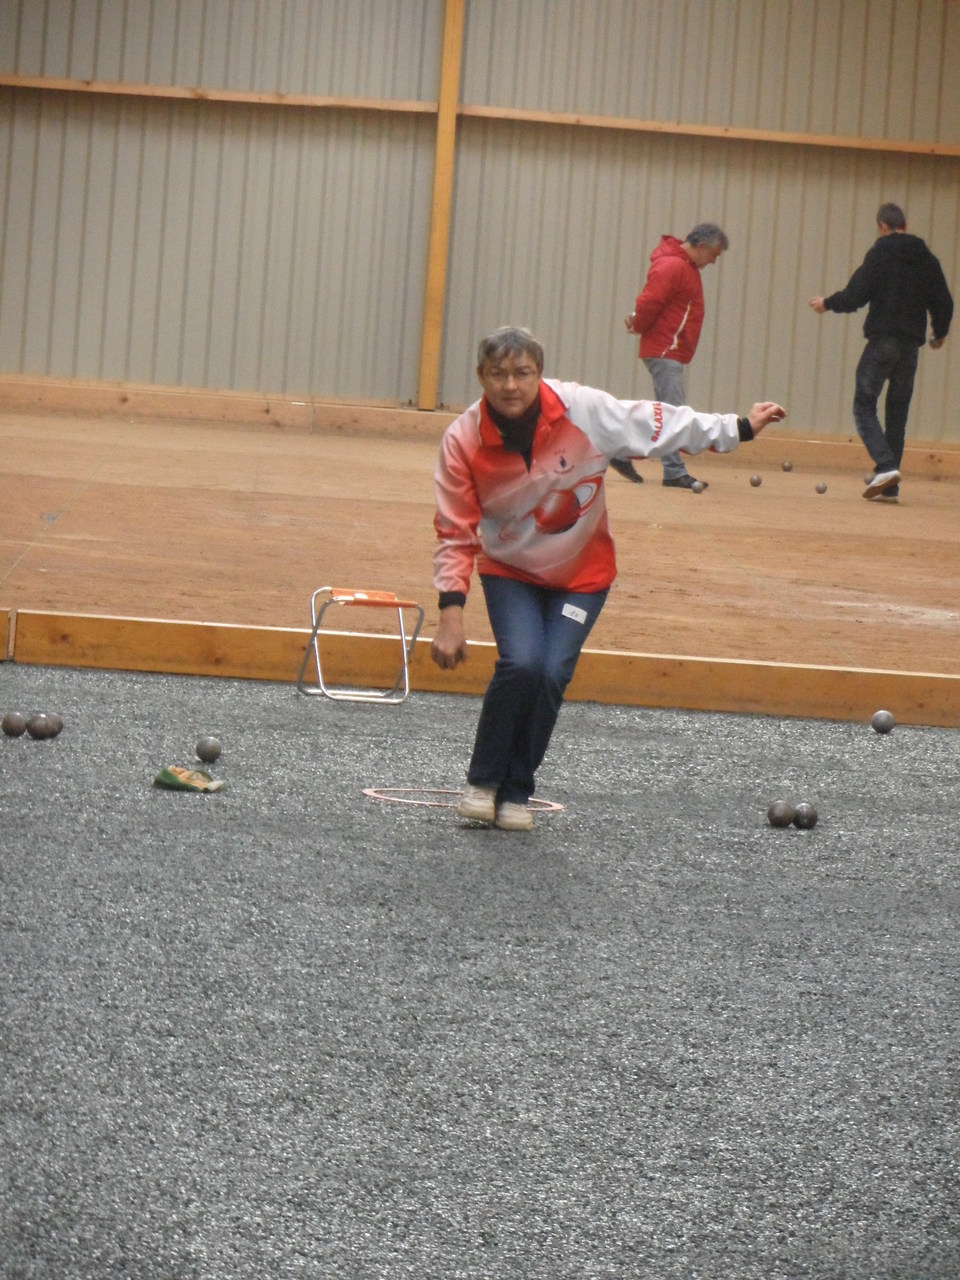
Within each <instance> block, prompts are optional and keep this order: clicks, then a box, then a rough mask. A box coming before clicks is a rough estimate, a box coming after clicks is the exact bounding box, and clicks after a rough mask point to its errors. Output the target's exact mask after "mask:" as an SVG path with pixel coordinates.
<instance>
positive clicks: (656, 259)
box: [610, 222, 730, 489]
mask: <svg viewBox="0 0 960 1280" xmlns="http://www.w3.org/2000/svg"><path fill="white" fill-rule="evenodd" d="M729 244H730V242H729V240H728V239H727V235H726V232H725V231H723V230H722V229H721V228H720V227H718V226H717V225H716V223H714V222H701V223H698V224H697V226H695V227H694V228H693V230H692V231H691V232H690V234H689V235H688V236H687V238H686V240H682V241H681V240H678V239H677V238H676V236H662V237H661V239H660V243H659V244H658V245H657V247H656V249H654V251H653V253H651V255H650V270H649V271H648V272H647V279H646V283H645V284H644V286H643V290H642V292H641V293H640V295H639V297H638V298H637V301H636V305H635V306H634V309H633V314H632V315H629V316H627V318H626V320H625V321H624V324H625V325H626V328H627V332H628V333H636V334H639V335H640V359H641V360H642V361H643V363H644V364H645V365H646V366H647V368H648V369H649V370H650V375H651V377H652V378H653V394H654V396H655V398H656V399H657V400H659V401H660V403H661V404H686V403H687V399H686V391H685V389H684V379H683V371H684V367H685V366H686V365H688V364H689V363H690V361H691V360H692V359H693V353H694V352H695V351H696V349H697V342H698V341H699V339H700V330H701V328H702V327H703V285H702V284H701V282H700V272H701V271H702V270H703V268H704V267H708V266H709V265H710V264H711V262H716V260H717V259H718V258H719V257H720V255H721V253H723V251H724V249H727V248H728V247H729ZM660 461H661V464H662V467H663V483H664V484H665V485H666V486H667V488H668V489H692V488H693V486H694V484H695V483H696V481H695V480H694V477H693V476H692V475H691V474H690V472H689V471H688V470H687V468H686V465H685V463H684V461H683V458H682V457H681V456H680V454H679V453H670V454H665V455H664V457H662V458H661V459H660ZM610 465H611V466H612V467H613V468H614V470H616V471H619V472H620V474H621V475H622V476H625V477H626V478H627V479H628V480H633V481H634V482H639V481H640V480H642V479H643V477H642V476H641V475H640V474H639V472H638V471H636V470H635V469H634V467H633V464H632V463H631V462H630V461H629V460H626V461H624V462H620V461H615V462H611V464H610ZM700 484H702V485H703V487H704V488H706V487H707V484H706V481H705V480H701V481H700Z"/></svg>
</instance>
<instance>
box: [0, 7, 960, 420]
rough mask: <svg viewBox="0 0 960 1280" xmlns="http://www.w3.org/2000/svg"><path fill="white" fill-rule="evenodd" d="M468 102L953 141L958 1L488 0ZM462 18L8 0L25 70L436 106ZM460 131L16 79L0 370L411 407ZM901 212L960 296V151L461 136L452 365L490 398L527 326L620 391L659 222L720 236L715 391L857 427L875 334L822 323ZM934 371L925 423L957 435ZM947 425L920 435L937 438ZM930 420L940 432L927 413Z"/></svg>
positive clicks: (412, 119) (708, 358) (711, 372)
mask: <svg viewBox="0 0 960 1280" xmlns="http://www.w3.org/2000/svg"><path fill="white" fill-rule="evenodd" d="M465 2H466V32H465V39H464V51H463V52H464V65H463V74H462V78H461V98H462V100H463V101H464V102H467V103H471V102H472V103H489V104H492V105H495V106H496V105H503V106H515V107H517V108H529V109H537V110H552V111H557V112H566V113H581V114H589V115H597V116H612V117H633V118H638V119H643V120H650V119H656V120H662V121H665V122H671V121H672V122H677V121H680V122H687V123H703V124H706V125H730V126H732V127H742V128H755V129H762V130H773V131H780V132H785V133H788V134H789V133H790V132H799V133H803V134H810V133H813V134H844V135H846V134H856V133H858V132H862V133H863V134H867V135H882V134H885V135H887V136H888V137H890V138H900V139H905V138H916V139H918V140H921V141H925V140H931V139H932V140H935V141H938V142H940V143H954V144H957V143H960V4H956V3H943V2H942V0H831V3H827V0H737V2H736V3H733V2H732V0H696V2H694V0H669V2H667V0H662V2H661V0H465ZM443 15H444V0H390V3H385V2H384V0H284V2H283V3H277V4H263V3H257V2H255V0H0V69H2V70H4V71H13V72H20V73H22V74H39V75H46V76H49V77H57V76H67V77H76V78H98V79H101V80H105V81H108V82H112V81H115V80H128V81H131V82H141V83H143V82H152V83H155V84H180V85H203V86H205V87H208V88H216V87H226V88H234V89H238V90H244V89H246V90H257V91H264V92H272V91H290V92H307V93H319V94H333V95H342V96H346V97H360V98H366V97H369V98H376V99H392V98H396V99H420V100H423V101H430V100H433V99H435V97H436V93H437V80H438V68H439V63H440V48H441V39H442V26H443ZM435 127H436V122H435V119H434V118H433V117H432V116H430V115H423V116H421V115H411V114H406V113H396V114H391V113H386V112H381V111H376V112H364V111H360V110H356V111H353V110H351V111H323V110H310V109H307V108H296V109H293V108H290V109H287V108H283V107H278V106H256V105H252V104H250V105H248V104H218V103H215V102H203V101H197V102H187V101H169V100H163V99H154V100H150V99H145V98H136V97H131V98H124V97H112V96H100V95H84V94H78V93H71V94H67V93H58V92H49V91H48V92H40V91H34V90H22V89H17V90H10V89H0V200H2V208H0V212H2V226H0V373H4V372H7V373H9V372H13V373H31V374H37V375H49V376H55V377H63V376H73V377H78V378H104V379H111V380H113V379H119V380H124V381H134V382H145V383H159V384H184V385H190V386H209V387H226V388H236V389H251V390H257V391H262V392H267V393H273V392H277V393H282V392H289V393H293V394H301V393H302V394H304V395H310V394H312V395H321V396H346V397H356V398H360V399H369V400H377V399H382V400H392V401H399V402H405V401H407V400H411V399H414V398H415V396H416V381H417V377H418V360H419V342H420V336H421V335H420V327H421V316H422V306H423V283H424V278H425V274H426V252H427V249H426V246H427V243H428V235H429V219H430V208H431V182H432V177H433V146H434V136H435ZM884 199H894V200H897V201H899V202H900V203H901V204H903V205H904V207H905V208H906V210H907V214H908V216H909V218H910V225H911V230H914V231H916V232H918V233H919V234H921V235H923V236H924V237H925V238H927V239H928V240H929V242H930V243H931V245H932V247H933V248H934V250H935V251H936V252H937V253H938V254H939V256H940V257H941V259H942V261H943V265H944V269H945V271H946V272H947V276H948V279H949V280H950V282H951V284H952V286H953V287H954V290H955V291H956V290H957V288H958V287H960V257H958V254H960V250H958V226H960V179H958V162H957V160H956V158H955V157H925V156H922V155H909V154H904V153H896V152H889V153H883V152H874V151H863V152H857V151H854V150H843V149H837V148H830V147H821V146H813V145H794V144H791V143H790V142H789V140H788V139H786V138H785V139H782V140H779V141H770V142H760V141H753V142H749V141H735V140H730V139H697V138H695V137H679V136H677V137H672V136H670V135H667V134H652V133H641V132H632V131H629V130H617V129H601V128H583V127H577V126H575V125H571V124H569V123H568V124H555V125H548V124H532V123H527V122H521V121H513V122H511V121H484V120H482V119H478V118H471V117H465V118H462V119H461V121H460V123H459V125H458V144H457V157H456V175H455V192H454V203H453V222H452V227H451V236H450V258H449V274H448V280H447V299H446V307H447V309H446V316H445V326H444V340H443V353H442V368H441V379H440V394H441V398H442V400H443V401H444V402H445V403H447V404H450V405H459V404H463V403H466V402H467V401H469V400H470V399H472V398H473V396H474V394H475V383H474V379H473V363H474V360H473V356H474V347H475V343H476V340H477V338H478V337H479V336H480V335H481V333H482V332H484V331H486V330H487V329H489V328H490V327H492V326H493V325H495V324H498V323H501V322H503V321H504V320H506V319H511V318H512V319H516V320H521V321H523V322H524V323H528V324H530V325H531V326H532V327H533V328H535V329H536V330H537V331H538V332H539V333H540V334H541V336H542V337H543V339H544V341H545V343H546V346H547V350H548V355H549V358H550V362H551V365H552V367H553V369H554V370H555V371H556V372H558V373H562V374H563V375H565V376H567V375H569V376H574V377H580V378H583V379H585V380H587V381H592V382H597V383H598V384H599V385H602V386H607V387H609V388H610V389H611V390H613V391H615V392H618V393H620V394H623V395H631V394H637V395H646V394H647V393H648V389H649V387H648V379H647V375H646V371H645V370H644V369H643V368H642V366H640V365H639V363H638V361H637V359H636V354H635V343H634V342H633V341H632V340H631V339H630V338H629V337H628V336H627V335H626V334H625V332H624V330H623V326H622V317H623V315H624V314H625V313H626V312H627V311H628V310H629V309H630V306H631V304H632V302H633V298H634V296H635V294H636V290H637V287H638V285H639V283H640V281H641V280H642V278H643V274H644V272H645V268H646V261H647V257H648V255H649V252H650V250H651V249H652V248H653V246H654V244H655V243H656V241H657V239H658V238H659V236H660V234H661V233H663V232H667V231H669V232H673V233H676V234H678V235H684V234H685V233H686V232H687V231H688V230H689V229H690V227H691V226H692V225H693V223H695V222H696V221H699V220H702V219H707V218H709V219H713V220H716V221H719V222H721V223H722V224H723V225H724V226H725V227H726V229H727V230H728V232H729V234H730V236H731V241H732V244H731V249H730V252H729V253H728V254H726V255H725V256H724V257H723V258H722V259H721V261H720V262H719V263H718V264H717V265H716V266H715V267H711V268H710V269H709V270H707V271H706V272H705V274H704V285H705V290H706V298H707V323H706V326H705V329H704V334H703V338H702V340H701V346H700V350H699V352H698V353H697V357H696V360H695V361H694V364H693V365H692V366H691V370H690V376H689V383H688V389H689V393H690V397H691V400H692V401H693V402H694V403H696V404H700V405H702V406H706V405H728V406H734V405H736V406H742V405H743V404H744V403H745V399H746V398H749V397H752V396H753V395H755V394H770V395H775V396H777V397H781V398H783V399H784V400H785V401H787V402H788V404H789V405H790V408H791V422H792V423H793V425H794V426H801V425H802V426H803V427H806V426H809V428H810V430H811V431H812V432H813V431H816V432H838V433H841V434H848V433H849V432H850V429H851V424H850V416H849V402H850V399H851V394H852V391H851V388H852V370H853V366H854V364H855V362H856V357H857V354H858V352H859V349H860V342H861V338H860V330H861V324H862V316H859V317H844V318H841V317H836V316H824V317H816V316H814V315H813V313H812V312H810V311H809V309H808V308H807V307H806V300H807V298H808V297H809V296H810V295H811V294H812V293H816V292H821V291H829V290H831V289H835V288H838V287H840V286H841V285H842V284H844V283H845V281H846V279H847V278H848V276H849V274H850V272H851V271H852V269H853V268H854V267H855V266H856V265H857V264H858V263H859V261H860V260H861V258H862V256H863V253H864V251H865V249H866V248H867V246H868V245H869V243H870V242H871V240H872V238H873V233H874V223H873V218H874V213H875V210H876V208H877V206H878V204H879V203H880V202H881V200H884ZM952 349H955V347H954V339H953V338H951V340H950V343H949V344H948V346H947V347H946V348H945V349H944V351H943V352H940V353H936V352H925V353H924V354H923V357H922V360H921V372H920V377H919V380H918V386H917V399H916V405H917V408H916V409H915V411H914V413H915V416H914V419H913V421H914V422H917V421H920V420H922V421H923V428H922V430H923V434H924V436H925V438H928V439H942V440H950V441H954V442H960V422H958V420H957V409H956V406H957V404H958V403H960V385H958V378H960V368H958V362H957V361H956V359H955V358H954V357H953V356H952V355H951V350H952ZM921 415H922V419H921ZM914 429H915V430H918V428H914Z"/></svg>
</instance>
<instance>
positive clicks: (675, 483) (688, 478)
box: [663, 471, 707, 489]
mask: <svg viewBox="0 0 960 1280" xmlns="http://www.w3.org/2000/svg"><path fill="white" fill-rule="evenodd" d="M663 484H664V488H666V489H692V488H693V486H694V485H695V484H698V485H700V487H701V488H703V489H706V488H707V482H706V480H698V479H697V478H696V477H695V476H692V475H690V473H689V471H688V472H686V473H685V474H684V475H682V476H664V477H663Z"/></svg>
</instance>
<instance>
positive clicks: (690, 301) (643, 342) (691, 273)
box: [633, 236, 703, 364]
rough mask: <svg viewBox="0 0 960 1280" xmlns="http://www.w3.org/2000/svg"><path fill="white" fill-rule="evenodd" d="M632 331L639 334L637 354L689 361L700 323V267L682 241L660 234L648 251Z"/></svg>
mask: <svg viewBox="0 0 960 1280" xmlns="http://www.w3.org/2000/svg"><path fill="white" fill-rule="evenodd" d="M633 327H634V331H635V332H636V333H639V334H641V338H640V356H641V358H644V357H646V358H648V359H649V358H650V357H654V358H657V359H666V360H677V361H679V363H680V364H689V363H690V361H691V360H692V359H693V353H694V352H695V351H696V349H697V343H698V342H699V340H700V330H701V328H702V327H703V285H702V283H701V281H700V268H699V267H698V266H697V265H696V263H695V262H693V261H692V260H691V259H690V257H689V255H688V254H687V251H686V249H684V247H683V241H682V240H678V239H677V238H676V236H662V237H661V239H660V243H659V244H658V245H657V247H656V249H654V251H653V253H651V255H650V270H649V271H648V272H647V279H646V283H645V284H644V286H643V291H642V293H641V294H640V295H639V297H638V298H637V302H636V306H635V307H634V322H633Z"/></svg>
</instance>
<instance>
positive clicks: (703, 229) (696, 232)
mask: <svg viewBox="0 0 960 1280" xmlns="http://www.w3.org/2000/svg"><path fill="white" fill-rule="evenodd" d="M687 244H693V245H697V244H718V245H719V246H720V247H721V249H729V248H730V241H729V240H728V239H727V233H726V232H725V231H724V229H723V227H718V226H717V224H716V223H715V222H698V223H697V225H696V226H695V227H694V228H693V230H692V231H691V232H690V234H689V235H688V236H687Z"/></svg>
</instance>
